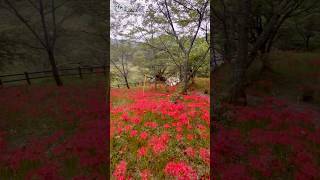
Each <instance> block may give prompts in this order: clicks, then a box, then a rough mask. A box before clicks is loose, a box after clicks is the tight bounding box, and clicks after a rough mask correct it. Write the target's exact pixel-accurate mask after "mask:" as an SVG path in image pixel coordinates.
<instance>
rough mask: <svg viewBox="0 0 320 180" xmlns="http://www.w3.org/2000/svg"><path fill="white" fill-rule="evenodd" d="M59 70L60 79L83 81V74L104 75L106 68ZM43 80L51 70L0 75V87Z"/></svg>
mask: <svg viewBox="0 0 320 180" xmlns="http://www.w3.org/2000/svg"><path fill="white" fill-rule="evenodd" d="M58 70H59V75H60V77H63V76H74V77H76V76H77V77H79V78H81V79H83V75H85V74H99V73H103V74H104V75H106V66H90V67H87V66H86V67H77V68H61V69H58ZM44 78H53V74H52V71H51V70H45V71H35V72H24V73H18V74H5V75H0V87H3V86H4V84H10V83H14V82H25V83H27V84H28V85H31V84H32V81H31V80H34V79H44ZM129 85H130V87H132V86H133V87H135V86H142V85H143V82H133V83H129ZM126 86H127V85H126V84H116V85H113V86H112V87H115V88H121V87H126Z"/></svg>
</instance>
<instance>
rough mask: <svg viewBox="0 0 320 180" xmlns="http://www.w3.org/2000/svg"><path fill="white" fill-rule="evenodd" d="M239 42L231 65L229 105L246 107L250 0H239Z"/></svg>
mask: <svg viewBox="0 0 320 180" xmlns="http://www.w3.org/2000/svg"><path fill="white" fill-rule="evenodd" d="M238 7H239V19H238V20H239V25H238V26H239V40H238V52H237V58H236V60H235V62H234V63H233V64H232V65H233V68H232V70H233V72H232V87H231V93H230V103H232V104H235V105H246V104H247V98H246V93H245V82H246V63H247V61H248V50H249V46H248V44H249V36H248V33H249V16H250V14H249V13H250V10H251V0H239V6H238Z"/></svg>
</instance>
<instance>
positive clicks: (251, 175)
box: [0, 82, 320, 180]
mask: <svg viewBox="0 0 320 180" xmlns="http://www.w3.org/2000/svg"><path fill="white" fill-rule="evenodd" d="M104 86H105V85H104V83H103V82H101V83H97V84H86V85H66V86H64V87H62V88H58V87H55V86H53V85H52V86H50V85H46V86H43V85H42V86H40V85H39V86H30V87H27V86H21V87H10V88H3V89H1V90H0V91H1V96H0V103H1V109H0V117H1V118H0V179H12V178H14V179H105V178H106V176H105V174H106V170H107V168H108V165H107V164H106V159H107V154H106V148H107V146H106V144H107V139H106V137H107V134H106V133H107V129H106V126H105V123H106V119H105V116H106V114H105V113H106V111H105V110H106V104H105V88H104ZM173 92H174V89H171V90H169V92H167V91H165V90H157V91H155V90H152V89H151V90H150V89H149V90H146V91H145V93H144V94H143V93H142V89H140V88H133V89H131V90H126V89H112V92H111V154H110V155H111V167H110V169H111V175H112V179H209V162H210V151H209V147H210V143H209V137H210V134H209V127H210V123H209V97H208V96H207V95H203V94H201V93H198V92H191V93H190V94H189V95H185V96H183V97H182V98H181V99H179V98H173V97H174V96H173ZM217 108H218V109H219V110H218V111H217V114H216V120H215V122H214V124H213V125H212V127H213V128H214V129H213V132H214V144H212V146H213V150H214V151H213V154H212V158H213V159H214V162H213V164H214V167H213V171H214V179H223V180H224V179H226V180H228V179H298V180H299V179H301V180H309V179H310V180H312V179H320V174H319V172H320V133H319V132H320V131H319V127H320V121H319V117H320V116H319V112H317V111H315V110H312V109H309V108H301V107H296V106H294V105H292V103H291V104H290V103H288V102H282V101H279V100H276V99H273V98H266V99H265V101H264V102H262V103H260V104H259V105H258V106H256V107H250V106H248V107H241V108H237V107H231V106H228V105H221V104H220V105H218V107H217Z"/></svg>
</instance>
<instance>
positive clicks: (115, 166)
mask: <svg viewBox="0 0 320 180" xmlns="http://www.w3.org/2000/svg"><path fill="white" fill-rule="evenodd" d="M162 91H163V92H162ZM173 92H174V89H171V90H170V91H168V92H166V91H164V90H158V91H155V90H148V91H146V92H145V94H143V91H142V89H140V88H138V89H134V90H126V89H121V90H114V91H112V92H111V102H112V106H111V172H112V175H113V179H139V178H141V179H176V178H177V179H181V180H182V179H184V180H186V179H209V172H210V166H209V162H210V150H209V147H210V140H209V138H210V131H209V130H210V128H209V127H210V121H209V104H210V103H209V96H204V95H200V94H197V93H196V92H193V93H191V94H190V95H186V96H183V99H181V100H176V101H174V100H172V93H173Z"/></svg>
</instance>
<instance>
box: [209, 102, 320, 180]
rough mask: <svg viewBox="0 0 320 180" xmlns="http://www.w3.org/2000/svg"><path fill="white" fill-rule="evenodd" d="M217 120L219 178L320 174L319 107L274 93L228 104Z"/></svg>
mask: <svg viewBox="0 0 320 180" xmlns="http://www.w3.org/2000/svg"><path fill="white" fill-rule="evenodd" d="M221 109H225V112H224V113H223V114H224V115H225V116H219V117H217V119H218V121H217V122H216V123H214V132H215V134H214V142H215V143H214V144H213V149H214V152H213V159H214V161H213V162H214V167H213V170H214V174H215V178H216V179H226V180H228V179H230V180H231V179H288V180H289V179H297V180H312V179H320V173H319V172H320V131H319V130H320V129H319V128H320V126H319V125H320V119H319V117H320V113H319V112H317V111H314V110H311V109H307V108H303V109H301V108H297V107H295V106H294V105H292V104H290V103H288V102H283V101H280V100H277V99H273V98H266V99H265V101H264V102H263V103H261V104H260V105H259V106H257V107H241V108H235V107H227V106H223V108H221Z"/></svg>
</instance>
